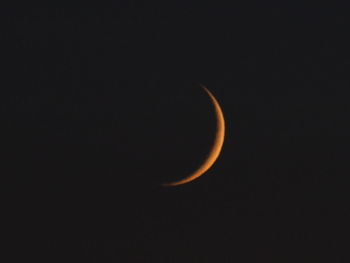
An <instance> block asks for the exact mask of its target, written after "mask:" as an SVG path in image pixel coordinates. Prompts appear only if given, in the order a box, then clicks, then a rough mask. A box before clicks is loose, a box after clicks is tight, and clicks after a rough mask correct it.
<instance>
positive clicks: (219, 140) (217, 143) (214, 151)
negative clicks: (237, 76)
mask: <svg viewBox="0 0 350 263" xmlns="http://www.w3.org/2000/svg"><path fill="white" fill-rule="evenodd" d="M200 86H201V87H202V88H203V89H204V90H205V92H206V93H207V94H208V95H209V97H210V99H211V101H212V103H213V105H214V109H215V113H216V134H215V140H214V143H213V146H212V148H211V151H210V152H209V154H208V156H207V158H206V159H205V160H204V162H203V163H202V165H201V166H200V167H199V168H197V170H195V171H194V172H193V173H192V174H190V175H189V176H188V177H186V178H184V179H181V180H179V181H175V182H171V183H164V184H162V185H163V186H165V187H167V186H178V185H182V184H186V183H189V182H191V181H193V180H195V179H197V178H198V177H200V176H201V175H203V174H204V173H205V172H207V171H208V170H209V169H210V168H211V167H212V166H213V164H214V163H215V161H216V160H217V159H218V157H219V155H220V152H221V150H222V146H223V144H224V139H225V119H224V114H223V113H222V110H221V107H220V105H219V103H218V101H217V100H216V98H215V97H214V95H213V94H212V93H211V92H210V91H209V90H208V89H207V88H206V87H205V86H204V85H200Z"/></svg>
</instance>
